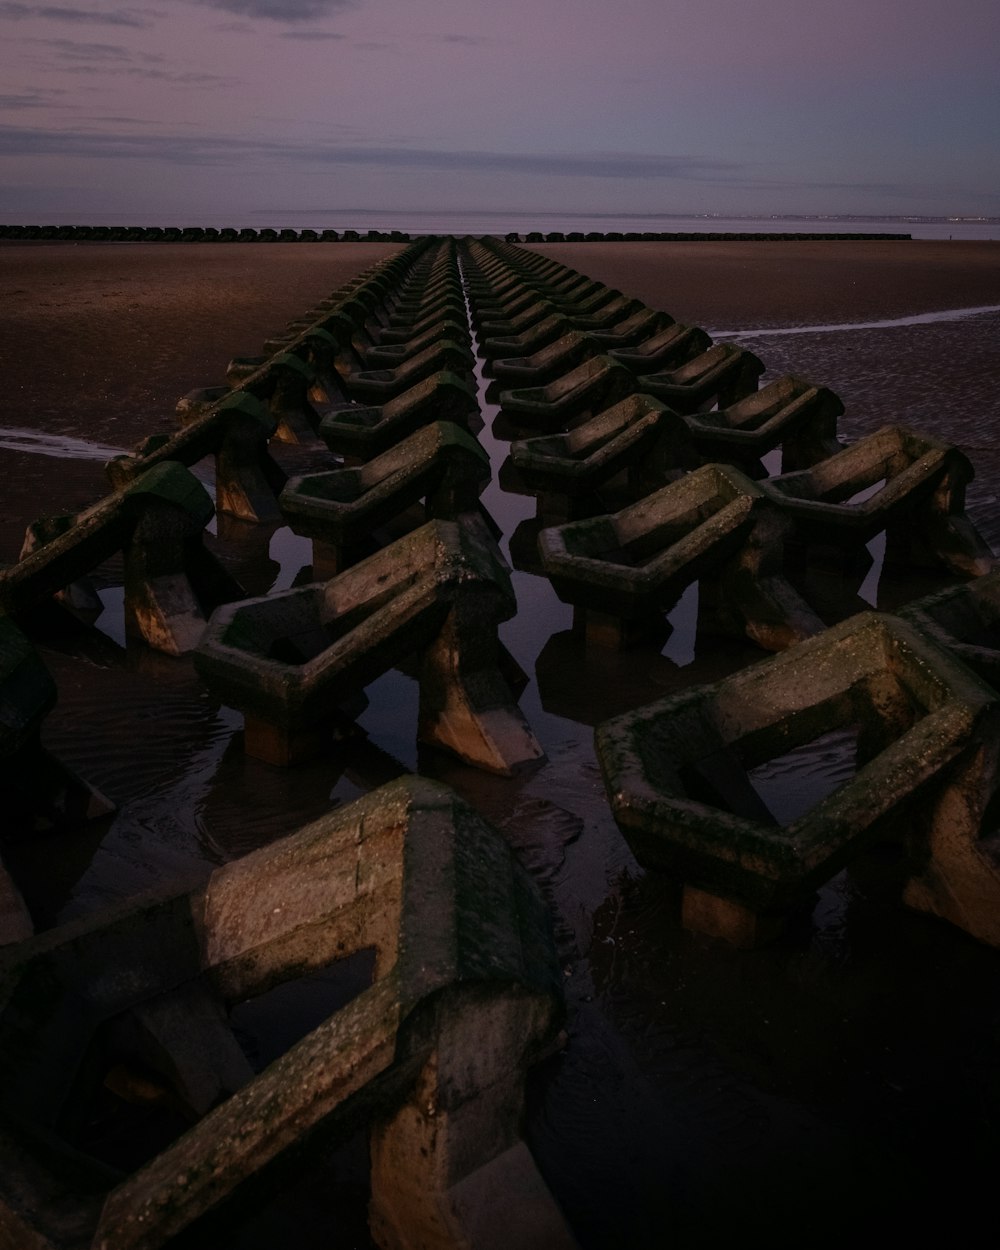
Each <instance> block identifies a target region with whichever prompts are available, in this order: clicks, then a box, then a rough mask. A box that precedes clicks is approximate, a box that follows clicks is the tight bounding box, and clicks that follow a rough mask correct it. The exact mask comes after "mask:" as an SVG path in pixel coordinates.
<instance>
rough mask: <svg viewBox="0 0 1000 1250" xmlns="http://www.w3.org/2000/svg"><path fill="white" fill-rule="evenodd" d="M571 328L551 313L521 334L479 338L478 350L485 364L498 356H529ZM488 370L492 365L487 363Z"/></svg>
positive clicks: (558, 315) (560, 317)
mask: <svg viewBox="0 0 1000 1250" xmlns="http://www.w3.org/2000/svg"><path fill="white" fill-rule="evenodd" d="M572 328H573V327H572V326H571V325H570V323H569V322H568V321H567V320H566V318H565V317H564V316H563V315H562V314H561V313H552V314H551V315H550V316H548V317H545V318H543V319H542V320H541V321H539V322H537V323H536V324H535V325H534V326H532V328H531V329H530V330H525V331H524V332H523V333H521V334H507V335H503V334H501V335H494V336H492V337H491V338H483V337H482V336H480V339H479V350H480V352H481V353H482V355H483V356H484V357H485V358H486V360H487V362H491V361H493V360H495V359H496V358H497V357H498V356H519V355H525V354H530V353H532V352H536V351H539V350H540V349H541V348H543V347H547V346H548V345H549V343H552V342H554V341H555V340H556V339H557V338H560V337H561V336H562V335H563V334H566V333H567V332H568V331H570V330H571V329H572ZM490 368H492V365H490V364H489V363H488V364H487V366H486V371H487V372H488V371H489V369H490Z"/></svg>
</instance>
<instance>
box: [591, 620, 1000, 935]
mask: <svg viewBox="0 0 1000 1250" xmlns="http://www.w3.org/2000/svg"><path fill="white" fill-rule="evenodd" d="M837 728H845V729H846V728H853V730H855V731H856V733H857V747H856V759H857V772H856V774H855V775H854V776H853V778H851V779H850V780H849V781H847V782H845V783H843V784H841V785H839V786H838V787H837V788H836V789H835V790H834V791H833V792H832V793H831V794H829V795H828V796H827V797H826V798H824V799H822V800H820V801H819V802H817V803H816V804H815V805H814V806H813V807H812V808H811V809H810V810H809V811H807V812H805V813H804V814H803V815H801V816H800V817H798V819H796V820H794V821H793V822H792V823H791V824H789V825H788V826H786V827H784V828H782V827H780V826H779V825H778V824H777V822H776V821H775V820H774V817H773V816H772V815H771V813H770V812H769V810H768V809H767V807H766V806H765V804H764V803H763V801H762V800H761V799H760V798H759V797H758V795H757V792H756V791H755V790H754V788H753V786H752V784H751V780H750V777H749V770H751V769H752V768H754V767H755V766H757V765H758V764H760V763H763V762H765V761H767V760H771V759H775V758H776V757H778V756H781V755H783V754H785V753H786V752H787V751H789V750H790V749H791V748H793V747H795V746H798V745H801V744H804V743H807V742H810V741H812V740H813V739H814V738H816V737H818V736H819V735H821V734H824V733H827V732H829V731H830V730H832V729H837ZM997 728H998V701H997V696H996V694H995V692H994V691H993V690H992V689H990V688H989V687H988V686H986V685H984V684H983V683H982V682H980V681H979V680H978V679H977V678H976V677H975V676H974V675H973V674H972V673H971V672H970V671H969V670H968V669H966V668H965V667H964V666H963V665H962V664H960V663H958V662H957V661H956V660H955V659H954V658H953V657H952V656H951V655H949V654H948V653H947V652H945V651H943V650H941V649H939V648H938V647H936V646H935V645H934V644H933V643H932V642H930V641H929V640H928V639H926V638H924V637H923V636H922V635H920V634H919V633H918V632H917V631H915V630H914V629H912V628H911V627H910V626H909V625H907V624H905V623H904V622H902V621H900V620H898V619H896V618H893V617H888V616H881V615H879V614H876V613H863V614H862V615H860V616H857V617H854V618H852V619H851V620H849V621H846V622H844V624H842V625H839V626H837V627H835V628H833V629H830V630H827V631H826V632H825V633H823V634H821V635H820V636H818V637H816V638H812V639H809V640H808V641H806V642H804V643H802V644H800V645H799V646H797V647H793V648H792V649H791V650H789V651H787V652H785V653H784V654H783V655H780V656H775V657H773V658H771V659H768V660H765V661H762V662H761V663H760V664H756V665H753V666H752V667H750V668H748V669H745V670H743V671H742V672H739V673H736V674H734V675H732V676H731V677H727V678H725V679H724V680H722V681H720V682H717V683H715V684H714V685H709V686H701V687H696V688H694V689H691V690H687V691H685V692H683V693H682V694H678V695H675V696H673V697H671V698H667V699H664V700H661V701H660V702H657V703H653V704H650V705H649V706H648V707H645V708H641V709H639V710H638V711H636V712H633V713H629V714H627V715H625V716H622V717H619V718H617V719H616V720H612V721H607V722H605V724H603V725H601V726H599V727H598V730H597V733H596V743H597V752H598V758H599V760H600V763H601V768H602V771H603V774H604V779H605V784H606V786H607V789H608V795H609V799H610V801H611V806H612V810H613V812H614V815H615V820H616V821H617V823H618V825H619V827H620V828H621V830H622V832H623V833H624V834H625V836H626V838H627V839H628V841H629V844H630V846H631V847H632V849H633V851H634V852H635V854H636V856H637V858H638V859H639V861H640V862H641V863H642V864H644V865H645V866H646V867H648V868H652V869H657V870H663V871H667V872H670V873H672V874H674V875H676V876H678V877H680V878H681V880H682V881H684V882H685V883H686V884H687V885H690V886H692V887H694V888H695V889H696V890H697V891H699V894H698V895H697V896H696V897H695V898H693V899H692V901H691V903H690V904H689V906H688V907H687V908H686V910H685V916H686V919H687V922H688V923H691V924H697V925H698V927H699V928H702V929H704V930H707V931H710V932H713V933H715V934H716V935H717V936H725V937H728V938H729V939H730V940H732V941H735V942H738V943H739V942H743V943H746V942H748V941H751V940H753V939H754V938H755V937H756V936H758V935H759V930H760V927H761V926H762V925H763V926H765V927H766V924H767V921H768V919H769V918H770V917H771V915H772V914H773V913H774V912H775V911H776V910H778V911H780V909H782V908H784V907H786V906H787V905H789V904H790V903H792V902H794V901H795V900H796V899H800V898H802V897H803V896H804V894H805V893H806V892H808V891H809V890H811V889H813V888H815V886H816V885H818V884H820V883H821V882H823V881H825V880H827V879H829V878H830V877H831V876H832V875H833V874H834V873H835V872H837V871H838V870H839V869H840V868H841V867H842V866H843V865H844V864H846V863H849V862H850V860H851V858H852V856H853V855H855V854H857V853H858V851H859V850H861V849H862V848H863V847H864V846H866V845H867V844H868V843H870V842H871V841H872V840H873V839H875V838H877V837H880V836H885V835H886V834H887V833H896V834H898V833H899V832H900V830H902V831H903V832H907V831H910V830H912V828H913V826H914V823H915V822H916V824H917V826H918V827H919V822H920V820H921V818H922V817H921V813H922V812H923V813H926V812H927V811H928V810H932V811H933V812H934V813H935V815H934V816H933V817H932V820H931V831H932V836H931V839H930V841H931V845H935V836H934V835H937V836H939V837H940V838H945V837H946V836H947V835H946V833H945V830H946V828H947V827H948V824H947V815H948V814H949V813H950V814H952V815H954V809H955V806H956V804H957V803H960V802H961V801H962V795H963V793H964V783H963V781H962V780H961V778H962V772H961V770H962V768H963V767H971V768H972V769H973V771H974V772H975V774H976V777H977V779H984V778H987V777H992V774H991V772H990V769H991V768H992V763H991V762H990V763H988V764H985V765H984V764H983V763H982V759H983V752H984V751H985V752H986V753H987V754H990V753H993V752H994V751H995V750H996V746H995V744H996V743H997V742H998V738H997ZM970 760H971V761H974V762H973V763H972V764H971V765H966V763H965V762H966V761H970ZM956 768H957V769H958V771H957V772H956ZM992 784H993V785H994V786H995V785H996V781H995V779H993V780H992ZM938 813H942V814H943V816H944V819H938V816H937V814H938ZM955 827H956V828H959V829H961V831H962V833H961V836H965V837H967V834H968V824H967V823H966V824H962V823H961V822H960V823H959V824H958V825H957V826H955ZM714 900H721V901H719V902H718V904H717V905H716V903H715V901H714Z"/></svg>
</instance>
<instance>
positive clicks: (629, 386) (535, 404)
mask: <svg viewBox="0 0 1000 1250" xmlns="http://www.w3.org/2000/svg"><path fill="white" fill-rule="evenodd" d="M638 389H639V388H638V385H637V382H636V379H635V378H634V377H633V376H632V374H631V373H630V372H629V371H628V369H626V368H625V367H624V366H623V365H619V364H616V363H615V362H614V361H613V360H612V359H611V358H610V356H592V357H591V358H590V359H589V360H585V361H584V362H583V364H580V365H577V367H576V368H575V369H571V370H570V371H569V372H568V373H564V374H563V375H562V376H561V377H559V378H557V379H556V380H555V381H554V382H549V383H548V385H547V386H534V387H531V386H529V387H525V388H523V389H515V390H509V391H504V392H503V393H502V394H501V396H500V407H501V408H502V410H503V414H504V416H506V417H509V418H510V419H511V420H513V421H518V422H521V423H524V424H525V425H531V426H537V427H539V428H541V429H544V430H546V431H551V432H553V433H554V432H555V431H557V430H559V429H560V428H565V427H566V426H567V425H569V424H570V422H572V421H576V420H580V419H583V418H584V417H590V416H593V415H594V414H595V413H598V412H602V411H603V410H604V409H605V408H610V407H611V405H612V404H616V403H617V402H618V401H619V400H620V399H624V398H625V397H626V396H627V395H632V394H634V393H635V391H636V390H638Z"/></svg>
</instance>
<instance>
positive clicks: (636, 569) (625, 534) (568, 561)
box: [538, 465, 823, 650]
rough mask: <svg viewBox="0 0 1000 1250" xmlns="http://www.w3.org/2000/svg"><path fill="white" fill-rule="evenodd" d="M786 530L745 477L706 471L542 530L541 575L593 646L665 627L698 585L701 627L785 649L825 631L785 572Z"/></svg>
mask: <svg viewBox="0 0 1000 1250" xmlns="http://www.w3.org/2000/svg"><path fill="white" fill-rule="evenodd" d="M785 529H786V526H785V525H784V524H783V523H782V521H781V519H780V516H779V513H778V510H777V509H776V508H774V507H773V506H772V505H771V504H770V503H769V501H768V499H767V497H766V496H765V495H764V493H763V491H762V490H761V489H760V487H759V486H757V485H756V484H755V483H754V482H751V481H750V479H749V478H746V477H744V476H743V474H741V473H738V472H737V471H736V470H735V469H730V468H727V467H725V466H723V465H705V466H704V467H703V468H700V469H696V470H695V471H694V472H692V473H688V474H686V475H685V476H684V477H682V478H680V479H679V480H678V481H675V482H672V483H670V484H669V485H667V486H664V487H662V488H661V489H660V490H657V491H654V492H653V493H652V494H650V495H647V496H646V497H645V498H644V499H640V500H639V501H638V502H637V503H634V504H630V505H629V506H627V507H625V508H622V509H621V510H620V511H619V512H615V513H610V514H608V515H606V516H598V517H592V518H590V519H587V520H581V521H571V522H569V523H568V524H566V525H559V526H553V527H552V528H550V529H545V530H542V532H541V533H540V534H539V536H538V549H539V552H540V554H541V560H542V568H543V570H544V572H545V574H546V575H547V576H548V577H549V579H550V580H551V582H552V585H553V587H554V588H555V591H556V594H558V596H559V597H560V599H562V600H563V601H564V602H566V603H572V604H574V605H577V606H578V607H579V608H581V609H584V617H583V622H582V623H583V625H584V628H585V629H586V632H587V636H588V638H589V639H592V640H593V641H595V642H602V641H610V642H613V643H614V644H615V645H622V643H625V642H627V641H628V640H629V638H630V637H635V638H642V637H644V636H645V635H647V634H649V633H651V632H652V633H655V632H657V631H660V630H662V627H663V625H662V617H663V615H664V614H665V613H666V612H669V611H670V609H671V608H672V607H673V606H674V605H675V604H676V602H677V600H678V598H679V597H680V595H681V594H682V592H683V591H684V590H685V589H686V588H687V587H688V586H689V585H690V584H691V583H692V582H694V581H697V580H699V579H703V580H702V585H701V596H700V598H701V604H700V614H701V623H702V626H703V628H707V629H710V630H712V631H714V632H723V633H735V634H736V635H737V636H740V637H743V636H746V637H749V638H751V639H752V640H753V641H755V642H757V643H758V644H759V645H760V646H763V647H765V648H768V649H770V650H781V649H782V648H784V647H787V646H790V645H791V644H792V643H794V642H796V641H798V640H799V639H801V638H805V637H808V636H810V635H811V634H814V633H816V632H817V631H819V630H821V629H822V628H823V625H822V622H821V621H820V620H819V619H818V618H817V617H816V615H815V613H813V612H812V611H811V609H809V607H808V606H807V605H806V604H805V603H804V602H803V601H802V600H801V599H800V598H799V597H798V595H797V594H796V593H795V591H794V590H793V589H792V587H791V586H790V585H789V583H788V582H787V581H786V580H785V577H784V575H783V572H782V563H783V541H784V534H785Z"/></svg>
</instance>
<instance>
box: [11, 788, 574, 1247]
mask: <svg viewBox="0 0 1000 1250" xmlns="http://www.w3.org/2000/svg"><path fill="white" fill-rule="evenodd" d="M366 952H370V953H372V954H373V956H374V959H373V972H372V974H371V980H370V982H369V983H368V984H367V985H366V986H362V987H361V988H360V990H359V992H356V993H355V994H354V996H353V997H348V998H347V1001H346V1002H344V998H345V993H344V992H343V991H341V993H340V995H339V1000H336V1001H331V1002H330V1005H329V1006H328V1007H327V1010H326V1017H325V1018H322V1019H321V1020H320V1021H319V1022H318V1023H317V1022H316V1020H315V1018H313V1019H312V1020H309V1021H305V1022H303V1023H302V1024H301V1025H300V1027H299V1036H298V1040H294V1041H293V1043H292V1045H291V1046H290V1048H288V1049H286V1050H285V1052H284V1053H283V1054H281V1055H280V1057H278V1058H276V1059H275V1060H274V1061H273V1062H272V1063H270V1064H269V1065H268V1066H267V1067H266V1068H264V1070H263V1071H260V1072H258V1073H257V1074H256V1075H254V1074H253V1072H252V1071H251V1069H250V1066H249V1064H248V1062H247V1060H246V1058H245V1056H244V1054H243V1053H242V1051H241V1049H240V1047H239V1045H238V1044H237V1040H236V1037H235V1036H234V1032H233V1024H232V1018H233V1016H234V1013H236V1012H237V1009H238V1007H239V1006H240V1005H241V1004H245V1003H247V1002H248V1000H256V1001H258V1002H260V1003H261V1004H262V1005H263V1008H264V1010H266V1004H267V1002H268V1000H267V998H266V997H265V996H266V995H267V994H268V993H269V992H271V991H272V990H274V989H275V988H276V987H282V986H287V985H288V984H289V983H291V982H294V981H295V979H297V978H302V977H304V976H308V975H310V974H316V973H319V972H320V971H322V970H327V969H332V968H334V967H335V966H336V964H337V963H338V961H343V960H345V959H347V958H348V957H350V956H352V955H357V956H362V955H364V954H365V953H366ZM326 975H327V976H328V977H329V976H331V975H332V972H330V971H328V972H327V973H326ZM558 980H559V977H558V968H557V966H556V962H555V957H554V952H553V947H552V942H551V938H550V936H549V932H548V924H547V917H546V914H545V910H544V906H543V904H542V902H541V899H540V897H539V895H538V892H537V889H536V888H535V887H534V885H533V884H532V882H531V881H530V880H529V879H528V877H527V875H526V874H525V873H524V872H523V870H521V869H520V868H519V867H518V866H517V864H516V863H515V861H514V859H513V856H512V855H511V853H510V851H509V849H508V848H507V846H506V845H505V843H504V842H503V840H502V839H501V838H499V837H498V836H497V834H496V833H495V832H494V831H493V830H491V829H490V828H489V827H488V826H486V825H485V824H484V823H483V822H482V821H481V820H480V818H479V817H478V816H477V815H476V814H475V813H474V812H473V811H472V809H471V808H469V807H467V806H466V805H465V804H464V803H463V802H462V801H461V800H460V799H458V798H457V796H456V795H454V794H453V793H452V792H451V791H449V790H447V789H446V788H445V787H443V786H440V785H436V784H434V783H432V782H428V781H424V780H422V779H418V778H410V779H406V780H401V781H398V782H394V783H391V784H390V785H388V786H386V787H384V788H382V789H380V790H378V791H375V792H374V793H373V794H370V795H368V796H366V797H365V798H363V799H360V800H358V801H357V802H355V803H353V804H351V805H349V806H347V807H344V808H342V809H339V810H337V811H334V812H331V813H330V814H329V815H327V816H325V817H323V818H322V819H321V820H319V821H316V822H315V823H313V824H311V825H308V826H306V827H305V828H303V829H302V830H300V831H299V832H298V833H295V834H293V835H291V836H290V837H288V838H285V839H283V840H281V841H279V842H277V843H276V844H274V845H273V846H270V847H267V848H265V849H263V850H261V851H258V852H255V853H254V854H251V855H249V856H247V857H246V858H244V859H241V860H237V861H235V862H234V863H230V864H227V865H225V866H224V867H222V868H218V869H216V871H215V872H214V873H213V874H212V876H211V877H210V879H209V880H208V882H207V884H206V885H205V887H204V888H202V889H199V890H196V891H193V892H191V893H187V894H181V895H179V896H174V897H169V896H165V897H159V898H156V899H153V900H151V901H146V902H144V903H142V904H140V905H138V906H134V907H131V908H129V909H127V910H124V911H121V912H119V914H117V915H116V916H113V917H111V918H98V919H93V918H88V919H87V920H85V921H83V922H80V923H77V924H75V925H74V926H73V927H72V931H71V932H70V931H68V930H67V931H64V930H55V931H52V932H49V933H46V934H44V935H42V936H40V937H37V938H34V939H31V940H29V941H26V942H24V943H21V944H20V945H19V946H18V947H17V948H16V950H15V951H14V954H13V957H12V958H10V959H8V961H7V965H6V976H5V979H4V988H3V991H2V995H0V1055H2V1056H3V1057H4V1060H5V1062H6V1063H7V1064H13V1065H16V1068H17V1071H18V1073H19V1079H18V1080H17V1081H16V1082H15V1081H7V1082H4V1086H3V1089H2V1091H0V1117H2V1132H0V1151H2V1153H3V1157H4V1168H3V1169H2V1171H0V1226H2V1227H3V1228H4V1230H5V1232H6V1234H7V1239H8V1241H9V1243H10V1244H11V1245H12V1246H13V1245H18V1246H29V1245H30V1246H43V1245H44V1246H48V1247H52V1248H55V1250H69V1248H70V1247H81V1246H83V1247H93V1248H94V1250H97V1248H98V1247H101V1248H104V1250H109V1248H110V1247H112V1246H113V1247H115V1250H139V1248H140V1247H142V1248H144V1250H154V1248H155V1247H159V1246H164V1245H167V1244H172V1243H173V1241H174V1239H175V1238H176V1237H178V1236H179V1235H180V1234H181V1233H183V1232H184V1231H185V1230H188V1229H191V1231H192V1232H193V1233H195V1234H200V1233H201V1232H204V1231H206V1228H207V1227H208V1226H206V1224H204V1223H199V1222H200V1221H202V1220H203V1219H205V1217H212V1216H213V1214H214V1213H215V1212H216V1211H217V1210H218V1209H219V1208H220V1206H221V1204H223V1203H224V1202H229V1203H230V1205H229V1206H228V1207H227V1219H228V1220H231V1219H232V1218H233V1217H234V1215H235V1216H236V1217H237V1218H238V1217H239V1214H240V1208H239V1203H240V1191H241V1190H243V1192H245V1191H246V1186H247V1185H248V1183H249V1184H253V1183H254V1180H255V1178H256V1177H257V1176H258V1174H259V1173H260V1172H261V1170H262V1169H264V1168H265V1167H267V1166H269V1165H271V1164H274V1163H275V1162H276V1161H277V1160H279V1159H281V1158H282V1157H283V1156H285V1155H286V1153H287V1152H289V1151H291V1150H295V1151H298V1152H303V1151H307V1150H308V1149H309V1147H310V1146H311V1145H312V1144H314V1139H313V1135H314V1134H316V1137H315V1144H316V1145H317V1147H322V1146H324V1145H327V1144H328V1143H329V1141H330V1140H331V1139H336V1137H337V1136H341V1137H345V1136H348V1135H350V1134H351V1133H352V1132H354V1131H356V1128H357V1125H358V1124H359V1123H361V1124H367V1125H371V1126H372V1127H371V1132H372V1204H371V1218H372V1224H373V1233H374V1236H375V1238H376V1239H377V1241H378V1243H379V1244H380V1245H386V1246H400V1247H402V1246H404V1245H407V1246H409V1245H414V1244H416V1243H417V1242H418V1241H419V1242H420V1244H426V1245H431V1244H433V1245H435V1246H444V1247H454V1248H455V1250H458V1247H460V1246H468V1245H470V1244H482V1243H481V1241H480V1240H479V1239H478V1238H477V1237H476V1235H475V1230H476V1229H477V1228H482V1227H484V1226H490V1225H492V1226H495V1227H503V1228H504V1229H505V1230H506V1232H507V1233H508V1234H509V1235H510V1236H512V1237H513V1238H514V1241H513V1243H512V1244H518V1245H528V1244H546V1245H551V1246H552V1247H554V1248H555V1247H570V1246H572V1244H573V1240H572V1237H571V1235H570V1233H569V1231H568V1229H567V1228H566V1225H565V1223H564V1222H563V1219H562V1217H561V1214H560V1213H559V1211H558V1208H557V1207H556V1206H555V1203H554V1202H553V1200H552V1198H551V1196H550V1195H549V1193H548V1190H547V1188H546V1186H545V1184H544V1182H543V1181H542V1180H541V1178H540V1176H539V1175H538V1173H537V1170H536V1169H535V1166H534V1163H533V1160H532V1158H531V1155H530V1154H529V1153H528V1151H527V1148H526V1147H525V1146H524V1144H523V1141H522V1139H521V1124H522V1121H523V1112H524V1077H525V1072H526V1070H527V1068H528V1066H529V1065H530V1064H531V1063H532V1062H533V1061H535V1060H536V1059H537V1058H538V1057H539V1056H541V1055H543V1054H544V1053H546V1051H547V1050H548V1049H549V1048H550V1047H551V1046H552V1044H553V1041H554V1040H555V1038H556V1030H557V1028H558V1025H559V1020H560V1001H559V988H558ZM344 988H345V990H347V991H348V993H349V992H350V990H349V989H348V984H346V983H345V987H344ZM350 988H351V989H353V987H350ZM273 1010H274V1009H273V1008H272V1012H273ZM140 1102H141V1103H143V1104H144V1107H145V1110H144V1112H143V1113H142V1114H141V1115H140V1113H139V1112H138V1111H136V1110H134V1109H132V1108H130V1105H129V1104H130V1103H133V1104H134V1103H140ZM206 1104H208V1105H206ZM96 1107H100V1108H101V1110H102V1115H101V1119H100V1123H101V1125H102V1126H103V1129H104V1136H103V1137H102V1136H101V1134H99V1133H95V1131H94V1129H93V1124H94V1118H95V1117H94V1111H95V1108H96ZM136 1123H143V1124H144V1125H146V1126H149V1125H150V1124H152V1127H153V1129H154V1130H155V1131H156V1132H157V1133H158V1134H159V1138H158V1139H157V1138H156V1137H154V1140H156V1141H157V1144H156V1145H153V1146H149V1145H145V1150H143V1146H144V1144H145V1141H144V1142H143V1144H139V1143H138V1141H137V1136H138V1135H137V1134H136V1133H135V1132H134V1126H135V1125H136ZM116 1128H117V1131H118V1132H119V1134H120V1135H123V1136H124V1137H125V1138H126V1139H127V1140H128V1145H129V1147H130V1153H129V1158H128V1160H127V1162H126V1164H125V1166H124V1167H122V1166H121V1164H119V1166H118V1167H115V1168H112V1167H109V1166H108V1164H107V1162H106V1161H105V1157H104V1152H105V1151H106V1150H107V1145H106V1142H107V1138H108V1134H109V1133H111V1132H113V1130H115V1129H116ZM130 1128H131V1129H132V1130H133V1131H131V1132H130ZM318 1130H322V1133H319V1132H318ZM145 1140H148V1137H147V1138H145ZM123 1172H124V1175H123ZM525 1194H527V1195H528V1200H527V1201H526V1200H525ZM214 1232H215V1236H213V1237H212V1238H211V1240H213V1241H217V1240H218V1233H219V1230H218V1228H215V1229H214ZM222 1240H223V1241H224V1240H225V1235H223V1237H222Z"/></svg>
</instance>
